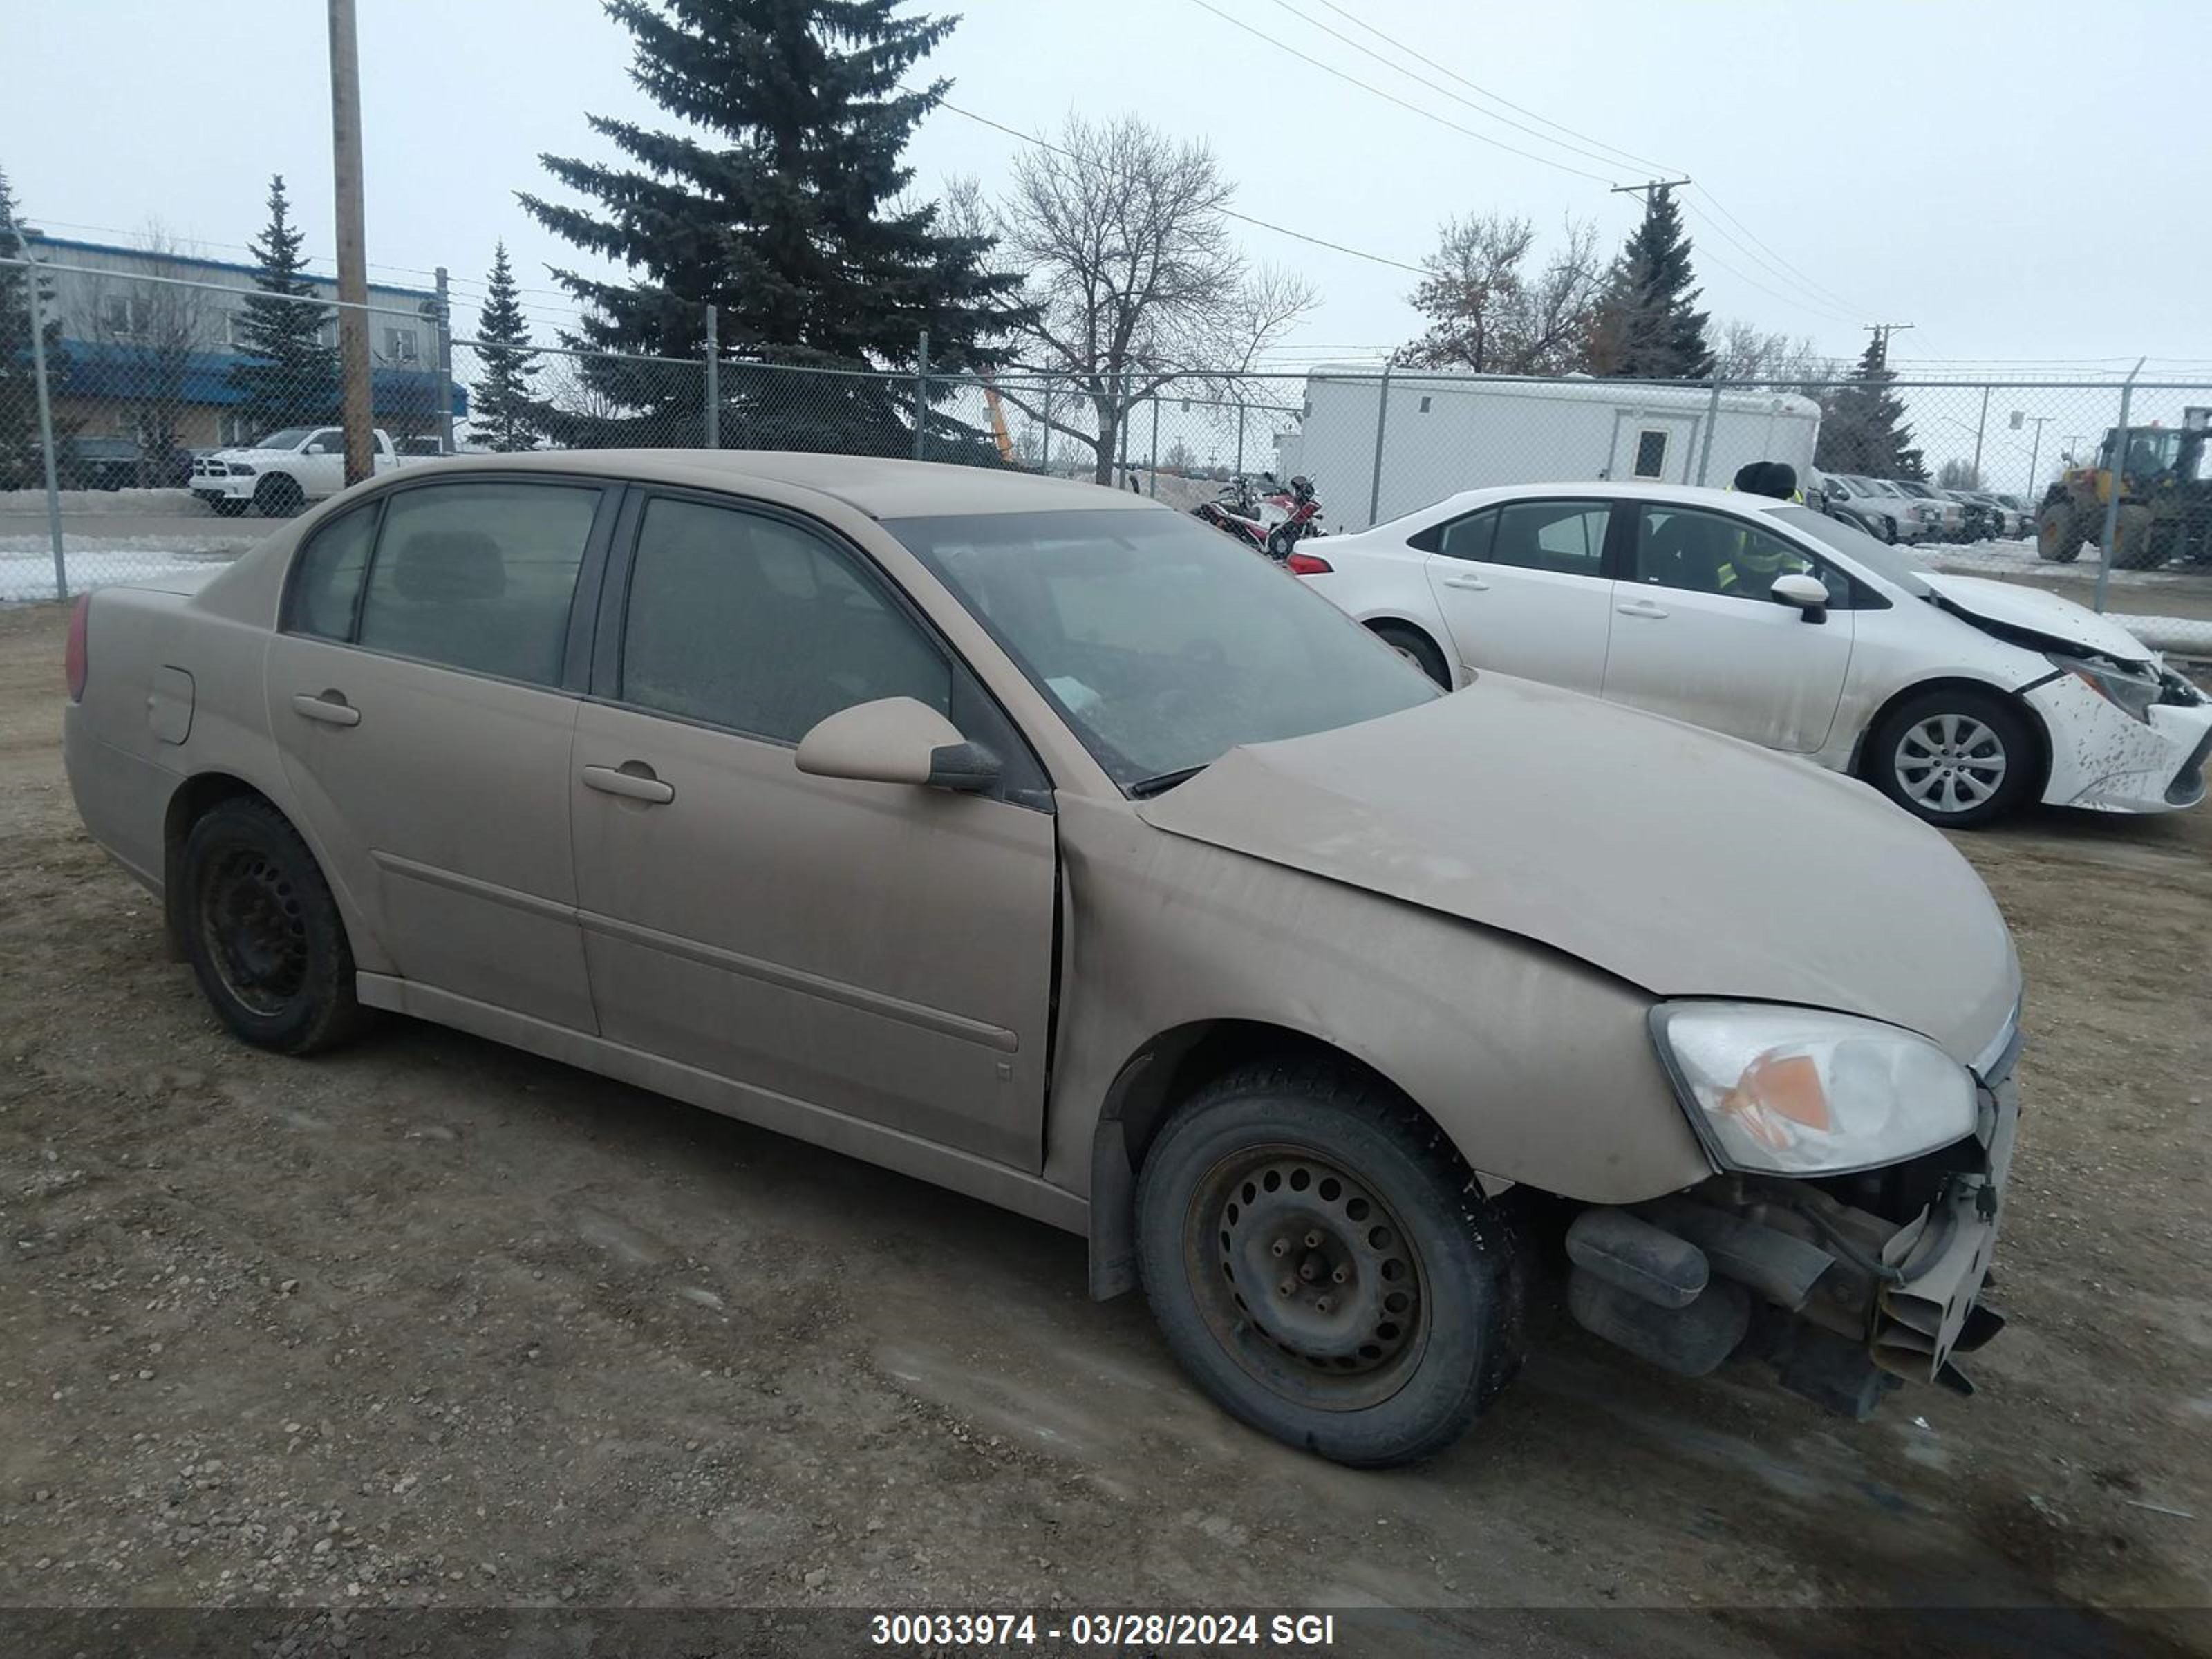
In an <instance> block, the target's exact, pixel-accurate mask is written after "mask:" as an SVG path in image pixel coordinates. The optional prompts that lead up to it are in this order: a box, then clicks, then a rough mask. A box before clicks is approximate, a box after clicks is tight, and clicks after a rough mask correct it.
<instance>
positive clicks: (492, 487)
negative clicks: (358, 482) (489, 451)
mask: <svg viewBox="0 0 2212 1659" xmlns="http://www.w3.org/2000/svg"><path fill="white" fill-rule="evenodd" d="M598 510H599V491H598V490H597V489H591V488H589V487H586V486H580V485H574V484H538V483H511V482H508V481H506V480H503V479H502V480H497V481H489V480H488V481H486V482H483V483H474V482H471V483H450V484H434V485H429V486H427V487H424V488H420V489H405V490H401V491H399V492H398V494H396V495H392V496H389V497H388V498H387V499H386V507H385V512H384V528H383V532H382V533H381V534H380V536H379V537H378V538H377V544H376V557H375V560H374V562H373V563H372V565H371V567H370V570H369V577H368V592H366V593H365V594H364V595H363V596H362V607H361V631H360V635H359V638H360V642H361V643H362V645H363V646H365V647H368V648H370V649H371V650H376V651H389V652H391V653H393V654H394V655H397V656H402V657H415V658H418V659H421V660H422V661H424V662H431V663H437V664H441V665H443V666H446V667H448V668H461V669H467V670H469V671H471V672H474V673H479V674H495V675H497V676H498V677H499V678H501V679H508V680H520V681H522V682H524V683H525V684H531V685H557V684H560V681H561V664H562V656H563V654H564V653H565V650H566V647H567V645H568V611H569V607H570V605H572V603H573V602H574V599H575V596H576V573H577V571H578V569H579V568H580V567H581V565H582V564H583V562H584V547H585V544H586V542H587V541H588V540H589V539H590V538H591V533H592V515H593V514H594V513H596V512H597V511H598Z"/></svg>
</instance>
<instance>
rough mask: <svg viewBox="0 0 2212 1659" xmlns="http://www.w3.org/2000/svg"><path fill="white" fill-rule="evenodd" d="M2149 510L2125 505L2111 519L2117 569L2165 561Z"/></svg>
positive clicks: (2145, 566) (2128, 568)
mask: <svg viewBox="0 0 2212 1659" xmlns="http://www.w3.org/2000/svg"><path fill="white" fill-rule="evenodd" d="M2153 529H2154V526H2153V525H2152V523H2151V517H2150V509H2149V508H2148V507H2122V508H2121V509H2120V511H2119V516H2118V518H2116V519H2115V520H2113V522H2112V554H2111V556H2112V568H2113V569H2115V570H2148V569H2150V568H2152V567H2154V566H2155V565H2160V564H2163V563H2165V562H2166V561H2165V559H2164V557H2162V556H2160V554H2159V552H2158V550H2157V548H2158V544H2157V539H2156V538H2155V537H2154V536H2153V534H2152V533H2151V532H2152V531H2153Z"/></svg>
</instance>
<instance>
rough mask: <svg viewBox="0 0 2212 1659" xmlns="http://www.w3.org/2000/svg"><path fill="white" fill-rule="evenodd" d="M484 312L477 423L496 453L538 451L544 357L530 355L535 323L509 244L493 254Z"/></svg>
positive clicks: (502, 244) (480, 332)
mask: <svg viewBox="0 0 2212 1659" xmlns="http://www.w3.org/2000/svg"><path fill="white" fill-rule="evenodd" d="M484 287H485V288H486V289H487V290H488V294H487V296H486V298H485V300H484V303H483V312H482V313H480V314H479V316H478V317H477V356H479V357H481V358H482V360H483V374H480V375H478V376H477V382H476V386H475V387H474V392H475V397H476V404H475V407H474V409H473V410H472V411H471V414H472V423H473V424H474V426H475V427H476V428H477V431H479V432H481V433H483V435H484V436H485V437H486V439H487V440H489V442H490V444H491V447H493V448H494V449H497V450H506V451H512V450H517V449H535V448H536V447H538V436H539V434H538V422H537V414H538V400H537V399H536V398H534V397H533V396H532V392H531V386H530V382H531V380H532V378H534V377H535V376H536V374H537V373H538V354H537V353H536V352H534V351H532V350H531V349H530V323H529V319H526V317H524V316H523V314H522V299H521V295H520V293H519V292H518V291H517V289H516V288H515V286H514V267H513V266H512V265H511V264H508V263H507V243H506V241H505V240H501V241H500V242H499V243H498V244H497V246H495V248H494V249H493V251H492V257H491V274H490V275H489V276H487V277H486V278H485V280H484Z"/></svg>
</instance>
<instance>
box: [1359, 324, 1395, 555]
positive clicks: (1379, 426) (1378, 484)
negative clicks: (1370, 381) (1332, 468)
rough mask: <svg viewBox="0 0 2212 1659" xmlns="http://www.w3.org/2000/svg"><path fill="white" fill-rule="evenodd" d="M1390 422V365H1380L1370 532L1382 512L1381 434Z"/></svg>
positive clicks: (1366, 526)
mask: <svg viewBox="0 0 2212 1659" xmlns="http://www.w3.org/2000/svg"><path fill="white" fill-rule="evenodd" d="M1389 422H1390V365H1389V364H1388V363H1385V364H1383V396H1382V398H1380V399H1379V400H1378V401H1377V402H1376V405H1375V474H1374V477H1372V478H1371V479H1370V480H1369V482H1368V485H1367V522H1366V524H1364V526H1361V528H1363V529H1368V530H1371V529H1373V528H1374V527H1375V524H1376V519H1377V518H1378V517H1379V516H1380V514H1381V513H1382V511H1383V432H1384V430H1385V429H1386V428H1388V426H1389Z"/></svg>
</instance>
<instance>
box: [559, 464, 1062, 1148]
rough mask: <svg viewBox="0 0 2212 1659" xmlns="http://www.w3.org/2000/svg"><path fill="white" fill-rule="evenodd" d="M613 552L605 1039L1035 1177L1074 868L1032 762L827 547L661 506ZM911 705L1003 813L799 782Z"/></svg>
mask: <svg viewBox="0 0 2212 1659" xmlns="http://www.w3.org/2000/svg"><path fill="white" fill-rule="evenodd" d="M633 519H634V520H635V526H634V527H633V526H632V524H631V522H630V521H631V520H633ZM623 550H629V551H628V554H627V556H626V557H625V556H624V552H623ZM599 641H600V644H599V652H598V653H597V659H596V661H595V664H594V670H593V676H592V697H591V700H590V701H589V702H586V704H585V705H584V708H583V712H582V714H581V717H580V720H579V721H578V723H577V727H576V740H575V764H574V776H573V778H572V780H571V786H570V787H571V793H570V797H569V810H570V812H571V813H572V815H573V821H574V839H575V856H576V881H577V892H578V902H579V904H580V910H581V919H582V922H583V927H584V946H585V954H586V959H587V960H588V962H589V963H590V967H591V981H592V994H593V997H594V998H595V1000H596V1002H597V1006H598V1010H599V1023H600V1030H601V1034H602V1035H603V1036H605V1037H606V1038H607V1039H608V1040H609V1041H610V1042H616V1043H620V1044H623V1045H625V1046H627V1047H629V1048H638V1049H642V1050H645V1051H646V1052H647V1053H649V1054H654V1055H658V1056H659V1057H661V1058H663V1059H665V1060H673V1061H675V1062H677V1063H678V1064H679V1065H682V1066H690V1067H694V1068H696V1069H697V1070H700V1071H702V1072H706V1073H712V1074H713V1075H714V1076H717V1077H720V1078H723V1079H729V1080H730V1081H732V1082H733V1083H736V1084H738V1085H742V1086H744V1087H745V1088H748V1089H750V1090H752V1091H756V1092H757V1094H758V1095H760V1096H761V1097H763V1098H764V1099H765V1100H766V1101H767V1102H769V1103H773V1104H775V1105H780V1106H783V1107H786V1108H787V1107H788V1105H789V1103H793V1102H799V1103H805V1105H807V1106H811V1107H815V1108H819V1109H827V1110H828V1111H830V1112H833V1113H836V1114H838V1115H842V1116H844V1117H847V1118H853V1119H859V1120H861V1121H867V1122H871V1123H875V1124H880V1125H884V1126H888V1127H891V1128H894V1129H896V1130H900V1131H902V1132H904V1133H909V1134H915V1135H919V1136H921V1137H922V1138H923V1139H927V1140H929V1141H933V1142H935V1143H937V1144H939V1145H941V1146H951V1147H956V1148H957V1149H959V1150H960V1151H963V1152H970V1153H973V1154H975V1155H977V1156H979V1157H981V1158H989V1159H992V1160H994V1161H995V1162H998V1163H1001V1164H1012V1165H1014V1166H1016V1167H1018V1168H1020V1169H1023V1170H1036V1168H1037V1167H1038V1166H1039V1164H1040V1163H1041V1161H1042V1121H1043V1120H1042V1111H1041V1107H1042V1100H1043V1094H1044V1066H1045V1048H1046V1039H1047V1035H1048V1025H1049V1018H1050V1012H1051V993H1052V967H1053V957H1052V951H1053V939H1054V903H1055V884H1054V876H1055V872H1054V859H1055V842H1054V821H1053V817H1052V812H1051V797H1050V795H1049V793H1048V788H1047V787H1046V782H1045V778H1044V775H1043V773H1042V769H1040V768H1039V767H1038V765H1037V763H1036V761H1035V760H1034V759H1033V758H1032V757H1030V755H1029V754H1028V752H1027V750H1026V749H1025V747H1024V744H1023V742H1022V739H1021V738H1020V737H1019V735H1018V733H1017V732H1016V731H1015V730H1014V728H1013V727H1012V724H1011V723H1010V722H1009V721H1007V720H1006V716H1005V715H1004V714H1001V713H1000V711H999V710H998V708H997V707H996V705H995V704H994V703H993V702H990V700H989V699H988V698H987V696H985V695H984V693H983V692H982V690H981V687H980V686H979V685H978V684H976V682H975V680H974V678H972V676H971V675H970V674H969V671H968V669H967V668H966V666H965V665H964V664H963V663H961V662H960V661H959V660H958V659H957V658H956V657H955V656H954V655H953V654H952V653H951V650H950V649H949V648H948V647H946V645H945V643H944V641H942V640H941V639H939V637H938V635H936V634H935V632H934V631H933V629H930V628H929V627H928V626H927V623H925V622H924V620H923V619H922V618H921V616H920V615H919V614H918V613H917V612H916V611H915V610H914V609H913V608H912V607H911V606H910V605H908V604H906V603H905V602H904V600H903V599H902V596H901V595H900V593H899V592H897V591H896V588H895V587H894V586H893V585H892V584H891V583H890V581H889V580H888V579H886V578H885V577H884V574H882V573H881V572H880V571H879V570H878V569H877V568H875V567H874V565H873V563H872V561H870V560H868V559H867V558H866V556H863V555H862V554H861V553H860V551H859V550H856V549H854V548H853V547H852V546H850V545H849V544H846V543H845V542H843V541H842V539H840V538H836V537H835V536H834V535H833V534H831V533H830V532H828V531H827V530H825V529H823V528H822V527H820V526H817V525H815V524H814V523H813V522H812V521H811V520H805V519H802V518H799V517H798V516H796V515H793V514H791V513H784V512H781V511H780V510H779V509H776V508H773V507H767V506H764V505H761V506H756V505H752V504H747V503H740V502H738V501H735V500H733V499H732V498H730V497H726V496H712V497H700V496H689V495H677V494H656V495H651V496H648V497H647V498H645V499H644V501H643V503H642V505H641V507H635V508H633V509H632V510H631V511H630V512H629V513H625V522H624V528H623V532H621V534H620V535H619V536H618V537H617V559H616V561H615V563H614V565H613V567H612V568H611V574H610V575H609V579H608V582H607V593H606V600H605V610H604V611H603V613H602V620H601V623H600V626H599ZM894 696H906V697H913V698H915V699H917V700H918V701H920V702H923V703H925V704H927V706H928V707H930V708H934V709H936V710H938V711H939V713H941V714H946V715H947V716H949V717H950V718H951V720H952V722H953V724H954V725H956V726H958V727H959V728H960V729H961V731H962V732H963V733H964V734H965V735H966V736H967V737H969V738H970V739H971V740H973V741H975V742H979V743H981V744H984V745H985V746H987V748H989V749H991V750H993V751H994V752H995V753H996V754H998V755H999V756H1000V757H1001V758H1002V760H1003V761H1004V763H1005V767H1006V770H1005V773H1004V775H1002V777H1001V780H1000V786H999V787H997V788H996V789H994V791H992V792H990V793H977V794H955V793H950V792H948V791H945V790H942V789H928V788H923V787H919V786H915V785H905V784H881V783H861V782H855V781H851V780H848V779H841V778H823V777H812V776H809V775H807V774H805V773H803V772H801V771H799V768H798V765H797V763H796V761H795V758H794V754H793V750H795V749H796V747H797V745H798V743H799V738H802V737H804V736H805V734H806V732H808V731H809V730H811V728H812V727H813V726H814V725H815V724H816V723H817V721H819V720H823V719H824V718H825V717H827V716H828V715H830V714H835V713H836V712H837V711H838V710H840V709H842V708H850V707H852V706H853V705H854V704H856V703H862V702H873V701H875V700H876V699H878V698H882V697H894Z"/></svg>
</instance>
